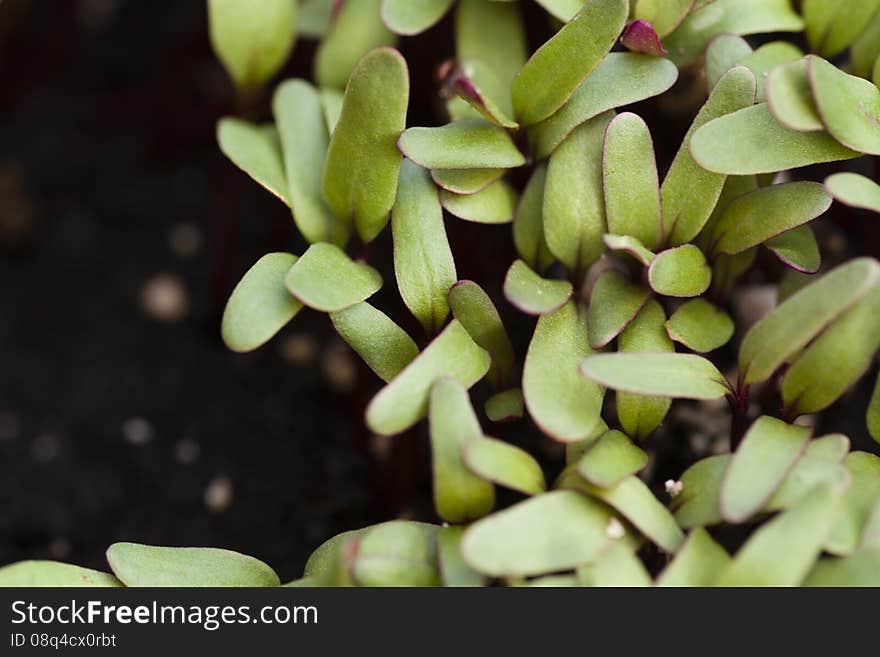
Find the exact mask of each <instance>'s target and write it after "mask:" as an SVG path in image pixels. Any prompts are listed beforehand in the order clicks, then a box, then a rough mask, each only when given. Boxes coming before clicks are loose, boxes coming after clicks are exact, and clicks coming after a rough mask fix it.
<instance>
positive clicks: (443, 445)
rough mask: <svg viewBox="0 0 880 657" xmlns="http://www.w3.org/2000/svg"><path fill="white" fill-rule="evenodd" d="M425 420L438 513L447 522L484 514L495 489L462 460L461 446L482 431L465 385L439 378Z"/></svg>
mask: <svg viewBox="0 0 880 657" xmlns="http://www.w3.org/2000/svg"><path fill="white" fill-rule="evenodd" d="M428 421H429V424H430V427H431V459H432V460H431V463H432V467H433V473H434V477H433V482H434V508H435V509H436V510H437V515H439V516H440V517H441V518H443V519H444V520H446V521H447V522H468V521H471V520H476V519H477V518H480V517H482V516H484V515H486V514H487V513H489V512H490V511H491V510H492V506H493V505H494V504H495V490H494V488H492V484H491V483H489V482H487V481H485V480H483V479H481V478H480V477H479V476H477V475H475V474H474V473H473V471H472V470H469V469H468V468H467V467H465V464H464V461H463V460H462V450H463V448H464V446H465V445H466V444H467V443H468V442H470V441H472V440H478V439H480V438H481V437H482V435H483V430H482V429H481V428H480V422H479V420H477V416H476V414H475V413H474V410H473V408H472V407H471V402H470V399H469V398H468V393H467V390H466V389H465V387H464V386H463V385H461V384H460V383H459V382H458V381H456V380H455V379H452V378H449V377H445V376H444V377H441V378H440V379H438V380H437V382H436V383H435V384H434V385H433V386H432V388H431V402H430V411H429V412H428Z"/></svg>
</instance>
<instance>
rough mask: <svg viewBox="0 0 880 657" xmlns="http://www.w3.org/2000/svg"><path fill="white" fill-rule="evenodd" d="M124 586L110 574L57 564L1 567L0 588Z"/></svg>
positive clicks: (53, 562)
mask: <svg viewBox="0 0 880 657" xmlns="http://www.w3.org/2000/svg"><path fill="white" fill-rule="evenodd" d="M13 586H14V587H28V588H34V587H38V586H40V587H43V586H53V587H57V586H78V587H85V586H89V587H92V586H100V587H111V586H112V587H118V586H124V585H123V583H122V582H120V581H119V580H118V579H116V578H115V577H113V575H111V574H110V573H102V572H100V571H97V570H91V569H89V568H81V567H80V566H74V565H73V564H69V563H60V562H58V561H19V562H17V563H12V564H9V565H6V566H3V567H2V568H0V587H4V588H7V587H13Z"/></svg>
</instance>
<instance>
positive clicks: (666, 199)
mask: <svg viewBox="0 0 880 657" xmlns="http://www.w3.org/2000/svg"><path fill="white" fill-rule="evenodd" d="M755 89H756V82H755V76H754V75H753V74H752V73H751V71H749V70H748V69H746V68H743V67H736V68H734V69H732V70H730V71H729V72H728V73H726V74H725V75H724V77H722V78H721V80H720V81H719V82H718V84H717V85H716V86H715V88H714V89H713V91H712V93H711V95H710V96H709V99H708V100H707V101H706V104H705V105H703V107H702V108H701V109H700V111H699V112H698V113H697V116H696V118H695V119H694V122H693V124H692V125H691V127H690V129H689V130H688V132H687V134H686V135H685V136H684V140H683V141H682V144H681V148H680V149H679V150H678V153H677V154H676V155H675V159H674V160H673V161H672V165H671V166H670V167H669V172H668V173H667V174H666V178H664V180H663V185H662V186H661V188H660V197H661V200H662V206H663V229H664V232H665V234H666V237H667V239H668V240H669V242H670V243H671V244H672V245H673V246H677V245H679V244H686V243H688V242H690V241H691V240H692V239H693V238H694V237H696V236H697V235H698V234H699V232H700V231H701V230H702V229H703V226H705V225H706V222H707V221H709V217H711V216H712V210H713V209H714V208H715V204H716V203H717V202H718V199H719V197H720V196H721V192H722V189H723V187H724V182H725V180H726V176H724V175H721V174H717V173H712V172H710V171H706V170H705V169H704V168H702V167H701V166H699V165H698V164H697V163H696V162H695V161H694V158H693V157H692V155H691V151H690V144H691V140H692V138H693V135H694V133H696V132H697V130H699V129H700V128H701V127H703V126H704V125H705V124H707V123H708V122H709V121H712V120H713V119H717V118H719V117H721V116H724V115H726V114H730V113H731V112H735V111H737V110H739V109H742V108H743V107H748V106H749V105H751V104H752V103H753V102H754V100H755Z"/></svg>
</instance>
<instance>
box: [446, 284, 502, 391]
mask: <svg viewBox="0 0 880 657" xmlns="http://www.w3.org/2000/svg"><path fill="white" fill-rule="evenodd" d="M449 307H450V308H451V309H452V314H453V315H454V316H455V319H457V320H458V321H459V322H461V325H462V326H463V327H464V328H465V329H466V330H467V332H468V333H469V334H470V336H471V338H472V339H473V341H474V342H476V343H477V344H478V345H479V346H481V347H482V348H483V349H485V350H486V351H487V352H488V353H489V355H490V356H491V366H490V368H489V374H488V375H487V378H488V379H489V383H491V384H492V387H493V388H495V389H496V390H504V389H506V388H507V387H509V386H510V385H511V384H512V383H513V380H514V377H515V376H516V362H515V359H514V356H513V345H511V344H510V338H509V337H507V331H505V330H504V324H503V323H502V322H501V316H500V315H499V314H498V310H497V309H496V308H495V305H494V304H493V303H492V299H490V298H489V295H488V294H486V293H485V292H484V291H483V289H482V288H481V287H480V286H479V285H477V284H476V283H474V282H473V281H459V282H458V283H456V284H455V285H453V286H452V288H451V289H450V290H449Z"/></svg>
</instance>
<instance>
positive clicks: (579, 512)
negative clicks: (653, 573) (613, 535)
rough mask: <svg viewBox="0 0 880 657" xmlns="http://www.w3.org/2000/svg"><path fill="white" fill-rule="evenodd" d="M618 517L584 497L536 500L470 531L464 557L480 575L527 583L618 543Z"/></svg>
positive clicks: (553, 495)
mask: <svg viewBox="0 0 880 657" xmlns="http://www.w3.org/2000/svg"><path fill="white" fill-rule="evenodd" d="M613 517H614V515H613V514H612V512H611V511H610V510H609V509H608V507H606V506H605V505H604V504H601V503H600V502H597V501H595V500H592V499H590V498H588V497H585V496H584V495H581V494H580V493H577V492H575V491H568V490H558V491H553V492H550V493H545V494H543V495H538V496H535V497H531V498H529V499H527V500H525V501H523V502H520V503H519V504H515V505H514V506H512V507H510V508H507V509H505V510H503V511H499V512H498V513H493V514H492V515H491V516H489V517H488V518H484V519H483V520H480V521H478V522H476V523H474V524H473V525H471V526H470V527H468V529H466V530H465V533H464V538H463V539H462V543H461V551H462V555H463V556H464V559H465V561H466V562H467V563H468V564H470V566H471V567H472V568H474V569H475V570H477V571H479V572H481V573H484V574H486V575H491V576H494V577H527V576H530V575H541V574H544V573H554V572H559V571H563V570H569V569H572V568H574V567H576V566H579V565H581V564H583V563H588V562H590V561H592V560H594V559H595V558H596V557H597V556H598V555H599V553H600V551H601V550H602V548H603V547H604V546H605V545H607V544H608V543H609V542H610V541H611V540H612V539H610V538H608V536H607V534H606V529H607V527H608V523H609V522H611V520H612V518H613Z"/></svg>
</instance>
